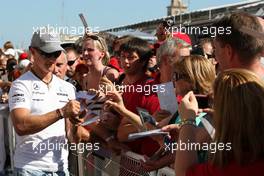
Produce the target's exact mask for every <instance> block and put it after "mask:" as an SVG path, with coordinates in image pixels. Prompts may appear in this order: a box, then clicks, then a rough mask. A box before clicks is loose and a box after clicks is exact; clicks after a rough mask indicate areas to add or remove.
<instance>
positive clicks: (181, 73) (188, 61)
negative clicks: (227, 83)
mask: <svg viewBox="0 0 264 176" xmlns="http://www.w3.org/2000/svg"><path fill="white" fill-rule="evenodd" d="M173 69H174V72H173V81H174V83H175V87H176V94H177V95H181V96H184V95H185V94H186V93H187V92H189V91H191V90H192V91H194V93H195V94H203V95H208V94H210V93H211V90H212V83H213V81H214V80H215V69H214V66H213V64H212V63H211V62H210V61H209V60H208V59H206V58H205V57H203V56H200V55H191V56H186V57H181V58H180V59H178V60H177V61H176V62H175V63H174V68H173Z"/></svg>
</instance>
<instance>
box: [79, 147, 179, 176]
mask: <svg viewBox="0 0 264 176" xmlns="http://www.w3.org/2000/svg"><path fill="white" fill-rule="evenodd" d="M76 156H77V155H76ZM78 157H79V158H80V157H81V160H82V164H81V165H82V166H83V167H81V168H80V169H81V170H79V173H78V175H79V176H175V174H174V170H173V169H171V168H169V167H165V168H162V169H159V170H157V171H152V172H146V171H145V170H144V168H143V167H142V165H141V162H140V161H141V160H142V161H144V160H145V159H144V157H143V156H142V155H138V154H136V153H133V152H126V153H122V154H121V155H119V156H115V155H111V153H110V152H108V151H107V150H105V149H100V150H99V151H96V152H87V153H85V154H83V155H82V156H80V154H79V155H78Z"/></svg>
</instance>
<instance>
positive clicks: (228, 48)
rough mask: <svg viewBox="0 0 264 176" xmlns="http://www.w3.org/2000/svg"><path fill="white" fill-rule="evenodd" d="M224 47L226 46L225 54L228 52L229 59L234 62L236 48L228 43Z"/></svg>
mask: <svg viewBox="0 0 264 176" xmlns="http://www.w3.org/2000/svg"><path fill="white" fill-rule="evenodd" d="M224 47H225V54H226V57H227V59H228V60H229V61H230V62H232V61H233V59H234V54H235V52H234V49H233V48H232V47H231V45H230V44H226V45H225V46H224Z"/></svg>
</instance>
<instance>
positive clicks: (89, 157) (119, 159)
mask: <svg viewBox="0 0 264 176" xmlns="http://www.w3.org/2000/svg"><path fill="white" fill-rule="evenodd" d="M1 125H2V127H3V129H2V131H1V133H2V132H3V133H2V134H1V135H0V140H1V141H5V142H4V143H5V147H4V148H3V145H2V148H0V152H2V153H1V154H5V153H6V155H3V156H2V157H1V158H0V159H1V161H0V164H2V166H3V163H4V162H5V156H7V158H10V161H8V167H6V168H5V169H6V173H5V174H6V175H12V172H13V170H14V161H13V156H14V150H15V142H16V141H15V132H14V128H13V125H12V122H11V119H10V118H9V111H8V106H6V105H4V106H1V105H0V127H1ZM3 137H4V138H5V140H3V139H2V138H3ZM0 147H1V145H0ZM7 147H8V148H7ZM4 149H5V150H4ZM4 152H5V153H4ZM141 160H142V161H144V160H145V159H144V157H143V156H142V155H138V154H136V153H133V152H126V153H122V154H121V155H118V156H116V155H113V154H112V153H111V152H109V151H108V150H106V149H102V148H100V150H98V151H93V152H91V151H84V153H78V151H70V155H69V171H70V175H71V176H175V174H174V170H173V169H171V168H169V167H165V168H162V169H159V170H157V171H153V172H146V171H144V169H143V167H142V165H141ZM1 162H2V163H1ZM0 166H1V165H0ZM0 171H1V168H0Z"/></svg>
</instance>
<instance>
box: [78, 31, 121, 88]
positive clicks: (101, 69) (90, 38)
mask: <svg viewBox="0 0 264 176" xmlns="http://www.w3.org/2000/svg"><path fill="white" fill-rule="evenodd" d="M83 59H84V60H85V64H86V65H87V66H88V68H89V72H88V73H87V76H86V78H85V81H86V89H91V88H93V89H99V81H100V78H101V77H103V76H106V77H107V78H108V79H109V80H111V81H112V82H114V81H115V80H116V79H117V78H118V76H119V73H118V71H117V70H116V69H114V68H111V67H108V66H106V65H107V64H106V65H104V64H105V63H108V61H109V54H108V49H107V45H106V43H105V40H104V39H103V38H102V37H101V36H99V35H96V34H86V35H84V37H83Z"/></svg>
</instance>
